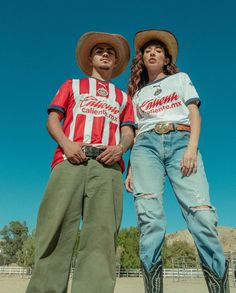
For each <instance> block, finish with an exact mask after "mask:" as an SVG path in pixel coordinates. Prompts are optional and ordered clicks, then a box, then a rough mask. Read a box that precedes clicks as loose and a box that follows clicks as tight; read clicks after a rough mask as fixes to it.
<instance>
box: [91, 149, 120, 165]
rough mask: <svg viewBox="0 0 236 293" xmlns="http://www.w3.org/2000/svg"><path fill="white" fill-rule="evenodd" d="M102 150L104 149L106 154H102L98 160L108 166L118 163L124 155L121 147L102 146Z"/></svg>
mask: <svg viewBox="0 0 236 293" xmlns="http://www.w3.org/2000/svg"><path fill="white" fill-rule="evenodd" d="M101 149H104V152H103V153H101V154H100V155H99V156H98V157H97V158H96V160H97V161H99V162H101V163H104V164H105V165H108V166H111V165H114V164H115V163H116V162H118V161H119V160H120V159H121V157H122V154H123V153H122V149H121V147H120V146H119V145H112V146H102V147H101Z"/></svg>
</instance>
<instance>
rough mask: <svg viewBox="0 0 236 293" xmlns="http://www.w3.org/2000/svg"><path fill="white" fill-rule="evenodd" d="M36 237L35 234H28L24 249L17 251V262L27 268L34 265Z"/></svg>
mask: <svg viewBox="0 0 236 293" xmlns="http://www.w3.org/2000/svg"><path fill="white" fill-rule="evenodd" d="M34 256H35V239H34V236H31V235H30V236H28V238H27V239H26V240H25V241H24V243H23V246H22V249H21V250H18V252H17V264H18V265H20V266H23V267H27V268H31V269H32V268H33V267H34Z"/></svg>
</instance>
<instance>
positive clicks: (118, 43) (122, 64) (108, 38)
mask: <svg viewBox="0 0 236 293" xmlns="http://www.w3.org/2000/svg"><path fill="white" fill-rule="evenodd" d="M102 43H105V44H108V45H110V46H112V47H113V48H114V50H115V51H116V55H117V65H116V67H115V68H114V70H113V73H112V78H114V77H116V76H118V75H120V74H121V73H122V72H123V71H124V70H125V68H126V66H127V65H128V63H129V57H130V48H129V43H128V41H127V40H126V39H125V38H124V37H122V36H121V35H117V34H108V33H102V32H88V33H85V34H84V35H82V36H81V37H80V39H79V41H78V44H77V47H76V61H77V64H78V65H79V67H80V69H81V70H82V71H83V72H84V73H85V74H86V75H91V73H92V66H91V65H90V64H89V56H90V53H91V50H92V48H93V47H94V46H96V45H97V44H102Z"/></svg>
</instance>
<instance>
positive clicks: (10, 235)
mask: <svg viewBox="0 0 236 293" xmlns="http://www.w3.org/2000/svg"><path fill="white" fill-rule="evenodd" d="M0 235H1V236H2V239H3V240H5V242H4V243H3V246H2V253H3V254H4V256H5V263H6V264H10V263H15V262H17V253H19V252H18V251H21V250H22V247H23V243H24V241H25V240H26V239H27V237H28V227H27V226H26V223H25V222H23V223H21V222H19V221H11V222H10V223H9V224H8V225H5V226H4V227H3V229H2V230H0Z"/></svg>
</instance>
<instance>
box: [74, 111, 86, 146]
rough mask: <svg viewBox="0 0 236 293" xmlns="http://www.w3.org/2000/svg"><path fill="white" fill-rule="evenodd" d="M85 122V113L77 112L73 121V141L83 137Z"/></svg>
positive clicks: (80, 139)
mask: <svg viewBox="0 0 236 293" xmlns="http://www.w3.org/2000/svg"><path fill="white" fill-rule="evenodd" d="M85 123H86V115H84V114H78V115H77V117H76V122H75V134H74V141H80V142H82V141H83V139H84V128H85Z"/></svg>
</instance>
